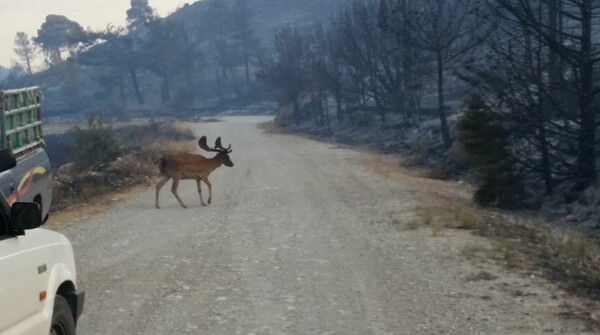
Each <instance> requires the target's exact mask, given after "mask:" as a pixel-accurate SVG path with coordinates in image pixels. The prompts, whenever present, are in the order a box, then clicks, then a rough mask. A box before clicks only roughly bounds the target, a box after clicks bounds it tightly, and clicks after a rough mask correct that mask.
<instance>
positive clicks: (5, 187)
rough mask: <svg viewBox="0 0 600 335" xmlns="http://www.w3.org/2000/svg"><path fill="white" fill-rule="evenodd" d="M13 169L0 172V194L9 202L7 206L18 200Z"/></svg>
mask: <svg viewBox="0 0 600 335" xmlns="http://www.w3.org/2000/svg"><path fill="white" fill-rule="evenodd" d="M15 169H16V168H15ZM15 169H11V170H8V171H4V172H0V192H1V193H2V194H3V195H4V197H5V198H6V199H7V200H8V201H9V204H12V203H13V202H15V201H17V200H18V199H17V197H16V180H15V173H14V172H15V171H14V170H15Z"/></svg>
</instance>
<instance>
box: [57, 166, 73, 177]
mask: <svg viewBox="0 0 600 335" xmlns="http://www.w3.org/2000/svg"><path fill="white" fill-rule="evenodd" d="M74 175H75V164H74V163H67V164H63V165H61V166H60V167H59V168H58V170H56V176H57V177H70V178H73V176H74Z"/></svg>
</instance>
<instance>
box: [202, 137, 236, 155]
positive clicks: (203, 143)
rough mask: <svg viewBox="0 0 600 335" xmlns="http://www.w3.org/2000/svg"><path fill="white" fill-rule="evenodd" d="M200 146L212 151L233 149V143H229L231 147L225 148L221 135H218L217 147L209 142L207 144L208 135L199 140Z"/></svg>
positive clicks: (229, 150) (228, 151)
mask: <svg viewBox="0 0 600 335" xmlns="http://www.w3.org/2000/svg"><path fill="white" fill-rule="evenodd" d="M198 146H199V147H200V148H202V149H204V150H206V151H212V152H227V153H230V152H232V151H233V150H231V144H230V145H229V147H227V148H223V145H222V144H221V137H217V140H216V141H215V147H214V148H211V147H209V146H208V144H206V136H202V137H200V139H199V140H198Z"/></svg>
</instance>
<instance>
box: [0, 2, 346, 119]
mask: <svg viewBox="0 0 600 335" xmlns="http://www.w3.org/2000/svg"><path fill="white" fill-rule="evenodd" d="M338 3H340V1H339V0H312V1H299V0H294V1H288V0H285V1H284V0H248V1H234V0H218V1H217V0H206V1H197V2H195V3H193V4H190V5H186V6H184V7H183V8H180V9H179V10H177V11H176V12H174V13H173V14H171V15H170V16H168V17H165V18H162V19H159V20H157V21H155V22H152V23H151V24H149V25H147V26H146V27H145V28H143V29H139V30H136V31H133V32H130V33H126V34H122V33H121V34H118V35H114V34H113V35H110V36H109V34H108V32H105V33H102V39H101V43H99V44H96V45H95V46H93V47H91V48H82V49H78V50H73V51H71V53H73V54H74V55H73V56H71V57H70V58H68V59H67V60H65V61H63V62H62V63H57V64H54V65H52V66H51V67H50V68H49V69H48V70H46V71H43V72H41V73H37V74H35V75H34V76H32V77H22V78H19V79H17V80H11V82H10V83H7V82H4V83H2V82H0V88H10V87H19V86H26V85H40V86H41V87H42V89H43V91H44V96H45V103H46V106H45V110H46V114H47V115H50V116H61V115H67V114H69V115H74V116H81V115H84V114H86V113H88V112H89V111H91V110H95V111H97V112H101V113H103V114H106V115H107V116H111V117H113V116H114V117H118V118H128V117H131V116H133V115H136V114H139V113H145V114H148V113H158V114H162V115H172V114H174V113H190V112H194V113H197V112H204V111H205V112H207V113H215V112H222V111H225V110H228V109H235V108H237V106H247V105H249V104H255V103H257V102H260V101H264V100H268V99H269V98H268V93H267V92H266V91H265V89H264V87H263V85H262V84H261V83H259V82H258V81H257V79H256V69H257V66H258V65H259V64H260V63H261V61H262V60H263V59H269V58H271V55H272V54H273V46H272V45H273V37H274V35H275V33H276V31H277V30H278V29H279V28H281V27H283V26H287V25H291V26H294V27H298V28H300V29H302V28H308V27H311V26H312V25H313V24H314V23H315V22H317V21H319V20H326V19H327V17H328V16H329V15H331V13H332V12H333V9H334V8H336V4H338ZM111 33H112V32H111ZM106 36H109V37H106ZM82 50H83V51H82ZM228 113H230V114H231V113H235V111H233V112H232V111H230V112H228Z"/></svg>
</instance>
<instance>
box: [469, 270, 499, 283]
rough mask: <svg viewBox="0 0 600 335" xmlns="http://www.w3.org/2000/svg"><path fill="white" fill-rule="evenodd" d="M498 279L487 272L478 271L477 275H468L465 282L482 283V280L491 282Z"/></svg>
mask: <svg viewBox="0 0 600 335" xmlns="http://www.w3.org/2000/svg"><path fill="white" fill-rule="evenodd" d="M496 278H498V277H497V276H494V275H493V274H491V273H489V272H487V271H484V270H481V271H478V272H475V273H471V274H470V275H467V276H466V277H465V281H482V280H485V281H490V280H494V279H496Z"/></svg>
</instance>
